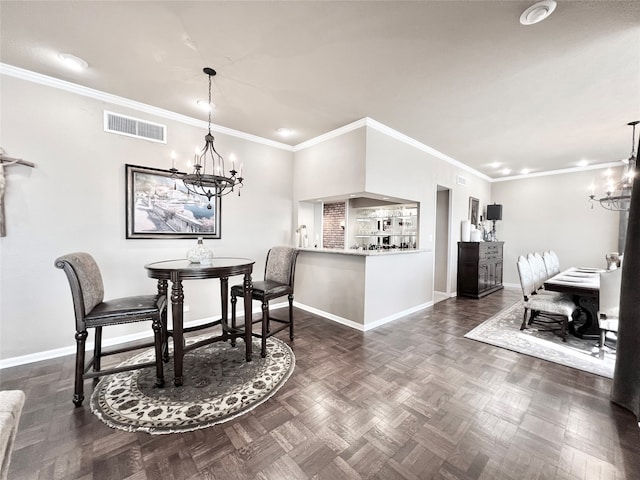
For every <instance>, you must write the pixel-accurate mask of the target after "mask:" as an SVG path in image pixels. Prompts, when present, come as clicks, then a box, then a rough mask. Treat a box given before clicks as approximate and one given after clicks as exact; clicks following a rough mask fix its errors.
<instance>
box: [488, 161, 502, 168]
mask: <svg viewBox="0 0 640 480" xmlns="http://www.w3.org/2000/svg"><path fill="white" fill-rule="evenodd" d="M500 165H501V163H500V162H493V163H492V164H491V165H490V166H491V167H492V168H498V167H499V166H500Z"/></svg>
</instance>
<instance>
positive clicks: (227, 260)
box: [144, 257, 255, 386]
mask: <svg viewBox="0 0 640 480" xmlns="http://www.w3.org/2000/svg"><path fill="white" fill-rule="evenodd" d="M254 263H255V262H254V261H253V260H250V259H248V258H232V257H214V259H213V260H212V261H211V263H209V264H199V263H191V262H190V261H189V260H165V261H161V262H154V263H149V264H147V265H145V266H144V268H146V270H147V275H148V276H149V277H150V278H155V279H157V280H158V294H160V295H166V294H167V289H168V283H167V282H168V281H169V280H170V281H171V284H172V285H171V319H172V326H171V327H172V328H171V330H168V329H167V328H166V325H164V330H165V334H167V335H169V336H171V337H172V338H173V362H174V372H175V377H174V384H175V385H176V386H181V385H182V382H183V379H182V376H183V375H182V374H183V358H184V354H185V353H186V352H188V351H190V350H193V349H195V348H198V347H201V346H204V345H208V344H210V343H213V342H218V341H226V340H235V338H237V337H244V342H245V356H246V360H247V362H250V361H251V355H252V338H251V337H252V331H251V327H252V324H251V273H252V272H253V265H254ZM235 275H243V278H244V281H243V284H242V285H243V289H244V295H243V297H244V312H245V315H244V317H245V322H244V329H242V330H240V329H236V328H232V327H231V326H229V324H228V322H227V320H228V312H229V307H228V302H229V277H231V276H235ZM209 278H219V279H220V300H221V303H222V313H221V318H220V320H216V321H214V322H209V323H206V324H202V325H197V326H193V327H188V328H184V320H183V308H184V289H183V286H182V282H183V280H199V279H209ZM165 324H166V322H165ZM218 324H219V325H221V327H222V333H221V334H220V335H215V336H210V337H207V338H205V339H203V340H199V341H197V342H194V343H191V344H189V345H185V341H184V334H185V333H187V332H191V331H196V330H202V329H205V328H209V327H213V326H216V325H218ZM165 355H168V352H166V351H165ZM167 358H168V357H167Z"/></svg>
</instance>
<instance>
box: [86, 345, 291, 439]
mask: <svg viewBox="0 0 640 480" xmlns="http://www.w3.org/2000/svg"><path fill="white" fill-rule="evenodd" d="M200 338H202V337H197V338H193V339H190V340H188V341H187V343H192V342H194V341H197V340H199V339H200ZM253 351H254V352H260V342H259V341H257V342H256V341H254V344H253ZM244 353H245V349H244V344H243V343H242V342H239V343H238V345H237V346H236V347H232V346H231V345H230V344H229V343H228V342H217V343H213V344H210V345H206V346H203V347H200V348H197V349H195V350H192V351H190V352H188V353H187V354H186V355H185V357H184V370H183V372H184V376H183V381H184V384H183V385H182V386H181V387H176V386H174V385H173V377H174V374H173V361H170V362H169V363H165V364H164V367H165V368H164V378H165V387H163V388H157V387H155V368H154V367H151V368H143V369H139V370H132V371H128V372H122V373H117V374H114V375H108V376H105V377H103V378H102V379H101V380H100V382H99V383H98V385H96V387H95V389H94V391H93V394H92V395H91V411H92V412H93V413H94V414H95V415H96V416H97V417H98V418H99V419H100V420H102V421H103V422H104V423H106V424H107V425H109V426H110V427H112V428H118V429H121V430H126V431H128V432H147V433H151V434H165V433H178V432H188V431H192V430H198V429H201V428H207V427H210V426H212V425H216V424H219V423H223V422H226V421H228V420H231V419H233V418H236V417H238V416H240V415H243V414H245V413H247V412H248V411H250V410H252V409H253V408H255V407H257V406H258V405H260V404H261V403H263V402H265V401H266V400H268V399H269V398H270V397H271V396H273V394H274V393H276V391H278V389H279V388H280V387H281V386H282V385H284V383H285V382H286V381H287V379H288V378H289V376H290V375H291V373H292V372H293V369H294V367H295V356H294V355H293V352H292V351H291V348H289V346H288V345H287V344H286V343H284V342H282V341H281V340H278V339H277V338H275V337H271V338H269V339H268V340H267V356H266V358H262V357H261V356H260V354H259V353H258V354H257V355H255V354H254V356H253V359H252V361H251V362H246V361H245V359H244ZM153 360H154V351H153V349H150V350H148V351H145V352H143V353H141V354H139V355H136V356H135V357H133V358H131V359H130V360H127V361H126V362H125V364H131V363H141V362H148V361H153Z"/></svg>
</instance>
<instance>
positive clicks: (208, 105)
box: [196, 100, 216, 112]
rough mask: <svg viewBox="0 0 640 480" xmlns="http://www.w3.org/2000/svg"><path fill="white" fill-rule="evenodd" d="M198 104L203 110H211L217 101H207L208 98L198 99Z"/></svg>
mask: <svg viewBox="0 0 640 480" xmlns="http://www.w3.org/2000/svg"><path fill="white" fill-rule="evenodd" d="M196 105H198V108H199V109H200V110H203V111H205V112H211V111H213V109H214V108H216V105H215V103H211V102H207V101H206V100H197V101H196Z"/></svg>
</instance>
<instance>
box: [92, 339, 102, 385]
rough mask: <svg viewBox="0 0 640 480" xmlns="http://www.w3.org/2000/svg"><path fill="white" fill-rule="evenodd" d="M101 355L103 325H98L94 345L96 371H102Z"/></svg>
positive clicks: (94, 368)
mask: <svg viewBox="0 0 640 480" xmlns="http://www.w3.org/2000/svg"><path fill="white" fill-rule="evenodd" d="M101 357H102V327H96V335H95V342H94V345H93V371H94V372H99V371H100V358H101ZM96 379H97V377H96ZM94 381H95V380H94Z"/></svg>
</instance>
